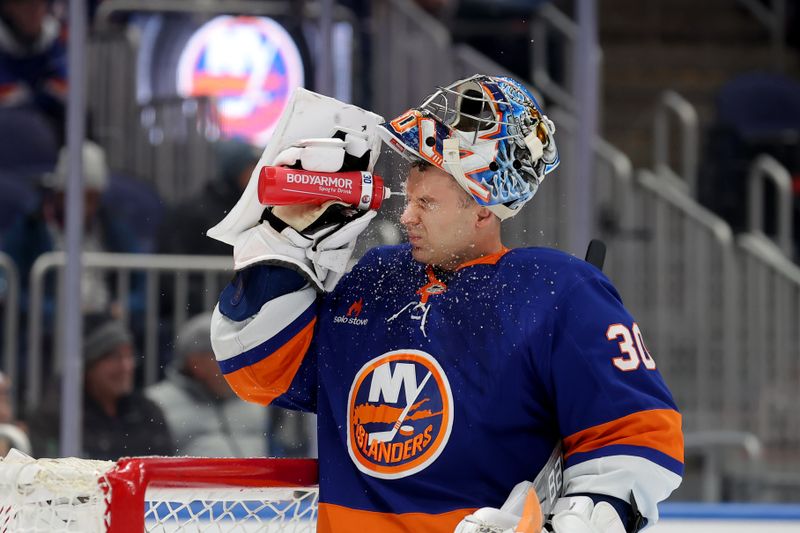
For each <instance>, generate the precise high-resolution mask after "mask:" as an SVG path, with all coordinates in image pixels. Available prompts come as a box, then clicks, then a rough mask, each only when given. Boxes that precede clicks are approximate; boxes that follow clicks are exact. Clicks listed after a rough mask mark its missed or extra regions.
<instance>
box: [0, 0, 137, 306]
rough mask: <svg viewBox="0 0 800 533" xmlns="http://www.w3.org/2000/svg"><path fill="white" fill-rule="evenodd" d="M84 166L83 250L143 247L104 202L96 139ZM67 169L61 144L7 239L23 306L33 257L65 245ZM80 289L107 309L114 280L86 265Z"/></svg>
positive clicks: (90, 302)
mask: <svg viewBox="0 0 800 533" xmlns="http://www.w3.org/2000/svg"><path fill="white" fill-rule="evenodd" d="M0 1H2V0H0ZM83 168H84V183H85V195H84V240H83V250H84V251H87V252H120V253H135V252H139V251H140V250H141V246H140V245H139V243H138V241H137V239H136V237H135V235H134V233H133V231H132V230H131V229H130V228H128V227H126V226H125V225H123V224H122V223H120V221H119V220H118V218H117V217H115V216H113V213H111V212H109V211H108V210H106V209H104V208H103V207H102V206H101V205H100V195H101V194H102V192H103V190H105V188H106V187H107V186H108V166H107V164H106V157H105V152H104V151H103V149H102V148H100V146H98V145H96V144H95V143H93V142H91V141H86V143H85V144H84V146H83ZM68 170H69V153H68V151H67V149H66V147H65V148H62V149H61V152H60V154H59V158H58V164H57V165H56V170H55V172H53V173H52V174H48V175H46V176H45V178H44V179H43V189H44V191H43V195H42V201H41V203H40V204H39V205H38V206H37V208H36V209H35V210H34V211H32V212H30V213H27V214H26V215H24V216H23V217H21V218H19V219H18V220H17V221H16V223H15V224H14V225H13V226H12V227H11V228H9V230H8V233H7V235H6V238H5V240H4V246H3V247H4V251H5V252H6V253H7V254H8V255H9V256H11V257H12V258H13V259H14V261H15V262H16V264H17V268H18V269H19V272H20V278H21V283H22V295H23V296H22V302H23V306H25V305H26V304H25V302H26V300H27V298H26V295H27V290H28V274H29V272H30V269H31V266H32V265H33V263H34V261H36V259H37V258H38V257H39V256H40V255H41V254H43V253H45V252H50V251H54V250H64V249H65V233H64V232H65V229H66V228H65V222H66V219H65V214H66V213H65V202H64V200H65V188H66V181H67V174H68ZM134 281H135V280H134ZM81 288H82V293H83V305H84V310H85V311H86V312H99V311H103V310H105V309H108V307H109V304H110V303H111V294H110V290H109V285H108V283H107V282H106V280H105V279H103V277H102V275H101V274H100V273H98V272H97V271H93V270H91V269H84V271H83V278H82V286H81Z"/></svg>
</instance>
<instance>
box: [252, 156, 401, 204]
mask: <svg viewBox="0 0 800 533" xmlns="http://www.w3.org/2000/svg"><path fill="white" fill-rule="evenodd" d="M392 194H395V195H396V194H398V193H392V191H391V190H389V188H388V187H385V186H384V185H383V179H382V178H381V177H380V176H377V175H373V174H372V173H371V172H359V171H354V172H333V173H328V172H314V171H309V170H301V169H294V168H287V167H273V166H268V165H265V166H263V167H261V171H260V172H259V175H258V201H259V202H261V203H262V204H263V205H296V204H318V205H321V204H324V203H325V202H329V201H331V200H334V201H337V202H342V203H345V204H348V205H351V206H353V207H355V208H356V209H361V210H367V209H378V208H379V207H380V206H381V204H382V203H383V201H384V200H385V199H387V198H389V197H390V196H392Z"/></svg>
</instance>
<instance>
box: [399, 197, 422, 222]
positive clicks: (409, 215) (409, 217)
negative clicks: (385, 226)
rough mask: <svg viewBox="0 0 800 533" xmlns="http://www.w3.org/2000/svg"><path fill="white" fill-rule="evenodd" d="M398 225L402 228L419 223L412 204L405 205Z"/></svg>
mask: <svg viewBox="0 0 800 533" xmlns="http://www.w3.org/2000/svg"><path fill="white" fill-rule="evenodd" d="M400 223H401V224H402V225H404V226H410V225H413V224H418V223H419V217H418V216H417V212H416V210H415V209H414V206H413V204H411V203H410V202H409V203H407V204H406V206H405V208H404V209H403V213H402V214H401V215H400Z"/></svg>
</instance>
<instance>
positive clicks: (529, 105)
mask: <svg viewBox="0 0 800 533" xmlns="http://www.w3.org/2000/svg"><path fill="white" fill-rule="evenodd" d="M378 132H379V133H380V135H381V137H382V138H383V140H384V141H385V142H386V143H387V144H389V146H391V147H392V148H394V149H395V150H396V151H397V152H399V153H400V154H401V155H403V156H404V157H405V158H406V159H409V160H412V161H413V160H415V159H420V158H421V159H423V160H425V161H427V162H429V163H431V164H433V165H435V166H437V167H439V168H440V169H442V170H444V171H445V172H447V173H449V174H450V175H452V176H453V177H454V178H455V179H456V181H457V182H458V184H459V185H460V186H461V187H462V188H463V189H464V190H465V191H467V192H468V193H469V194H470V195H471V196H472V197H473V198H474V199H475V201H476V202H478V204H480V205H482V206H486V207H488V208H489V209H490V210H491V211H492V212H493V213H494V214H495V215H497V216H498V217H499V218H500V219H501V220H504V219H506V218H509V217H512V216H514V215H516V214H517V213H518V212H519V210H520V208H521V207H522V206H523V205H525V203H527V202H528V201H529V200H530V199H531V198H533V195H534V194H536V189H537V188H538V187H539V183H541V182H542V180H543V179H544V177H545V175H547V173H549V172H550V171H552V170H553V169H554V168H556V167H557V166H558V163H559V157H558V150H556V145H555V141H554V139H553V134H554V133H555V126H554V125H553V122H552V121H551V120H550V119H548V118H547V117H546V116H545V115H544V114H543V113H542V110H541V108H540V107H539V104H538V102H537V101H536V99H535V98H534V97H533V95H532V94H531V93H530V91H528V89H526V88H525V87H524V86H523V85H522V84H520V83H518V82H516V81H515V80H513V79H511V78H505V77H495V76H483V75H475V76H472V77H471V78H467V79H465V80H460V81H457V82H455V83H453V84H451V85H449V86H447V87H440V88H439V90H438V91H436V92H435V93H434V94H433V95H431V96H430V97H428V98H427V99H426V100H425V101H424V102H423V103H422V105H420V106H419V107H416V108H412V109H409V110H408V111H406V112H405V113H403V114H402V115H400V116H399V117H397V118H396V119H394V120H392V121H390V122H386V123H383V124H381V127H380V128H379V129H378Z"/></svg>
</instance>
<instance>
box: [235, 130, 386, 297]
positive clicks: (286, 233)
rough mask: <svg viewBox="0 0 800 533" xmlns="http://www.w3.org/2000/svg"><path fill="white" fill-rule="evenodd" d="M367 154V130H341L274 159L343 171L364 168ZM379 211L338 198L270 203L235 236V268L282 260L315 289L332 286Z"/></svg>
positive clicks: (284, 163) (325, 289) (283, 163)
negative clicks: (253, 223) (316, 202)
mask: <svg viewBox="0 0 800 533" xmlns="http://www.w3.org/2000/svg"><path fill="white" fill-rule="evenodd" d="M369 157H370V150H369V148H368V145H367V142H366V139H365V138H364V137H363V135H361V134H359V133H358V132H352V131H339V132H337V133H336V135H335V136H334V138H333V139H307V140H303V141H299V142H297V143H295V144H294V145H292V146H290V147H289V148H287V149H285V150H283V151H282V152H281V153H280V154H278V156H277V157H276V159H275V164H276V165H281V166H291V167H301V168H303V170H312V171H318V172H340V171H347V170H359V169H364V168H366V167H367V166H368V162H369ZM376 214H377V213H376V212H375V211H359V210H356V209H353V208H352V207H350V206H347V205H344V204H341V203H337V202H327V203H325V204H323V205H321V206H318V205H312V204H304V205H292V206H278V207H272V208H266V209H265V210H264V213H263V215H262V219H261V222H260V223H259V224H258V225H257V226H255V227H253V228H250V229H248V230H245V231H244V232H242V233H241V234H240V235H239V236H238V237H237V238H236V241H235V243H234V246H233V259H234V269H235V270H237V271H239V270H242V269H245V268H247V267H249V266H252V265H256V264H272V265H279V266H284V267H288V268H291V269H293V270H295V271H297V272H299V273H300V274H301V275H302V276H303V277H304V278H306V279H307V280H308V281H309V282H310V283H311V285H312V286H313V287H314V288H315V289H316V290H317V291H319V292H329V291H331V290H333V288H334V287H335V285H336V283H337V282H338V281H339V279H340V278H341V277H342V275H343V274H344V273H345V271H346V270H347V266H348V263H349V261H350V257H351V256H352V254H353V249H354V248H355V243H356V239H357V238H358V236H359V235H360V234H361V232H362V231H364V229H366V227H367V225H369V222H370V221H371V220H372V219H373V218H374V217H375V215H376Z"/></svg>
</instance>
